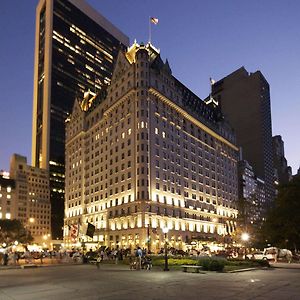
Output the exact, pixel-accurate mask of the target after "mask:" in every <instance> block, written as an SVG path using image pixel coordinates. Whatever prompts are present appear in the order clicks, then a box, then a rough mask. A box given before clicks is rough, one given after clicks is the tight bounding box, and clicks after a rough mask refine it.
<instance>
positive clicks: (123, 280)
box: [0, 264, 300, 300]
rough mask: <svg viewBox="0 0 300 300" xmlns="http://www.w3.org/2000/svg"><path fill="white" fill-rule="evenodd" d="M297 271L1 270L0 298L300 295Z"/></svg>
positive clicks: (261, 299) (280, 298) (259, 298)
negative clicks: (200, 272) (201, 272)
mask: <svg viewBox="0 0 300 300" xmlns="http://www.w3.org/2000/svg"><path fill="white" fill-rule="evenodd" d="M299 278H300V269H299V268H298V269H292V268H291V269H286V268H274V269H268V270H255V271H249V272H243V273H216V272H206V273H205V274H196V273H183V272H182V271H179V270H177V271H170V272H163V271H162V270H161V269H159V268H154V269H153V270H151V271H145V270H141V271H136V270H133V271H130V270H129V269H128V266H125V265H108V264H103V265H101V266H100V269H99V270H98V269H97V268H96V266H93V265H61V266H60V267H57V266H48V267H43V268H35V269H7V270H1V269H0V300H8V299H9V300H19V299H20V300H35V299H42V300H44V299H45V300H48V299H55V300H65V299H66V300H67V299H68V300H69V299H72V300H73V299H74V300H77V299H85V300H89V299H91V300H93V299H101V300H102V299H108V300H113V299H122V300H139V299H142V300H146V299H152V300H159V299H164V300H166V299H174V300H179V299H207V300H210V299H223V300H227V299H230V300H235V299H247V300H252V299H255V300H265V299H267V300H268V299H272V300H285V299H291V300H293V299H295V300H296V299H297V300H298V299H300V297H299V295H300V280H299Z"/></svg>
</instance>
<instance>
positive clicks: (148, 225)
mask: <svg viewBox="0 0 300 300" xmlns="http://www.w3.org/2000/svg"><path fill="white" fill-rule="evenodd" d="M149 253H150V223H149V224H147V254H149Z"/></svg>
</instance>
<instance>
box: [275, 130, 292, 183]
mask: <svg viewBox="0 0 300 300" xmlns="http://www.w3.org/2000/svg"><path fill="white" fill-rule="evenodd" d="M273 158H274V168H275V178H276V182H277V183H278V184H287V183H288V182H289V181H290V180H291V179H292V170H291V167H289V166H288V164H287V160H286V158H285V156H284V142H283V140H282V137H281V135H275V136H273Z"/></svg>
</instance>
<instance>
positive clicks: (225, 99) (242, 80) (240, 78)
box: [212, 67, 275, 206]
mask: <svg viewBox="0 0 300 300" xmlns="http://www.w3.org/2000/svg"><path fill="white" fill-rule="evenodd" d="M212 96H213V97H214V98H215V99H216V100H217V101H218V102H219V104H220V106H221V110H222V112H223V113H224V115H225V117H227V119H228V120H229V122H230V123H231V125H232V126H233V128H234V129H235V132H236V137H237V144H238V145H239V146H241V147H242V151H243V157H244V158H245V159H246V160H247V161H249V163H250V164H251V166H252V167H253V170H254V172H255V174H256V175H257V176H258V177H260V178H262V179H263V180H264V181H265V198H266V205H267V206H268V205H270V204H271V202H272V201H273V199H274V191H275V190H274V167H273V151H272V123H271V105H270V88H269V84H268V82H267V80H266V79H265V78H264V76H263V75H262V73H261V72H260V71H256V72H255V73H248V72H247V70H246V69H245V68H244V67H242V68H240V69H238V70H236V71H235V72H233V73H231V74H230V75H228V76H226V77H225V78H223V79H221V80H219V81H217V82H216V83H215V84H213V85H212Z"/></svg>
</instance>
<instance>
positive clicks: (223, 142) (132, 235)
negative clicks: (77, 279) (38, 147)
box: [64, 43, 238, 252]
mask: <svg viewBox="0 0 300 300" xmlns="http://www.w3.org/2000/svg"><path fill="white" fill-rule="evenodd" d="M92 97H96V98H97V96H93V95H92ZM86 99H88V96H86V97H85V99H84V100H83V101H82V102H77V101H76V102H75V104H74V109H73V112H72V114H71V115H70V119H69V122H68V123H67V127H66V158H67V159H66V190H65V192H66V193H65V195H66V200H65V227H64V240H65V244H66V245H68V244H69V245H70V247H72V246H74V245H76V244H78V242H79V243H80V242H85V243H89V244H88V247H92V246H93V245H94V246H97V247H99V245H105V246H109V247H111V248H116V247H120V248H130V247H131V248H132V249H133V248H134V247H136V246H137V245H139V246H141V247H148V248H149V250H151V251H155V252H157V251H159V250H160V248H161V247H162V246H163V244H164V232H163V230H164V228H167V229H168V230H169V232H168V238H169V244H170V246H171V247H174V248H177V249H185V248H186V247H187V245H191V243H194V244H196V243H199V244H201V245H203V244H204V243H213V242H222V241H223V242H224V241H225V239H226V238H227V235H230V234H231V233H232V232H233V231H234V230H235V226H236V217H237V209H236V200H237V159H238V148H237V146H236V144H235V143H236V142H235V136H234V133H233V131H232V129H231V127H229V126H228V125H227V123H226V122H225V121H224V120H223V118H222V116H221V115H220V114H219V112H218V111H217V110H214V109H212V108H210V107H209V106H208V105H207V104H206V103H205V102H204V101H202V100H201V99H200V98H199V97H197V96H196V95H195V94H194V93H193V92H191V91H190V90H189V89H188V88H187V87H185V86H184V85H183V84H182V83H181V82H179V81H178V80H177V79H176V78H175V77H174V76H173V75H172V72H171V69H170V66H169V64H168V62H167V61H166V62H163V61H162V59H161V57H160V54H159V51H158V50H157V49H156V48H155V47H154V46H152V45H151V44H147V45H139V44H137V43H134V44H133V45H132V46H131V47H130V48H129V49H128V51H127V52H120V54H119V56H118V59H117V62H116V67H115V70H114V72H113V77H112V82H111V85H110V86H109V88H108V94H107V97H106V98H104V97H101V95H100V96H98V99H97V103H98V106H96V107H94V108H93V109H89V110H87V111H85V110H83V109H82V108H83V107H85V105H84V103H85V102H86V101H88V100H86ZM88 223H90V224H92V225H94V226H95V233H94V235H93V237H88V236H86V235H85V234H84V233H85V232H86V231H81V230H80V232H81V233H80V234H79V235H78V236H77V237H76V235H75V234H74V232H73V231H72V232H70V228H78V225H79V227H81V228H82V227H83V228H86V225H87V224H88ZM74 225H75V226H74ZM86 245H87V244H86Z"/></svg>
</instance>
